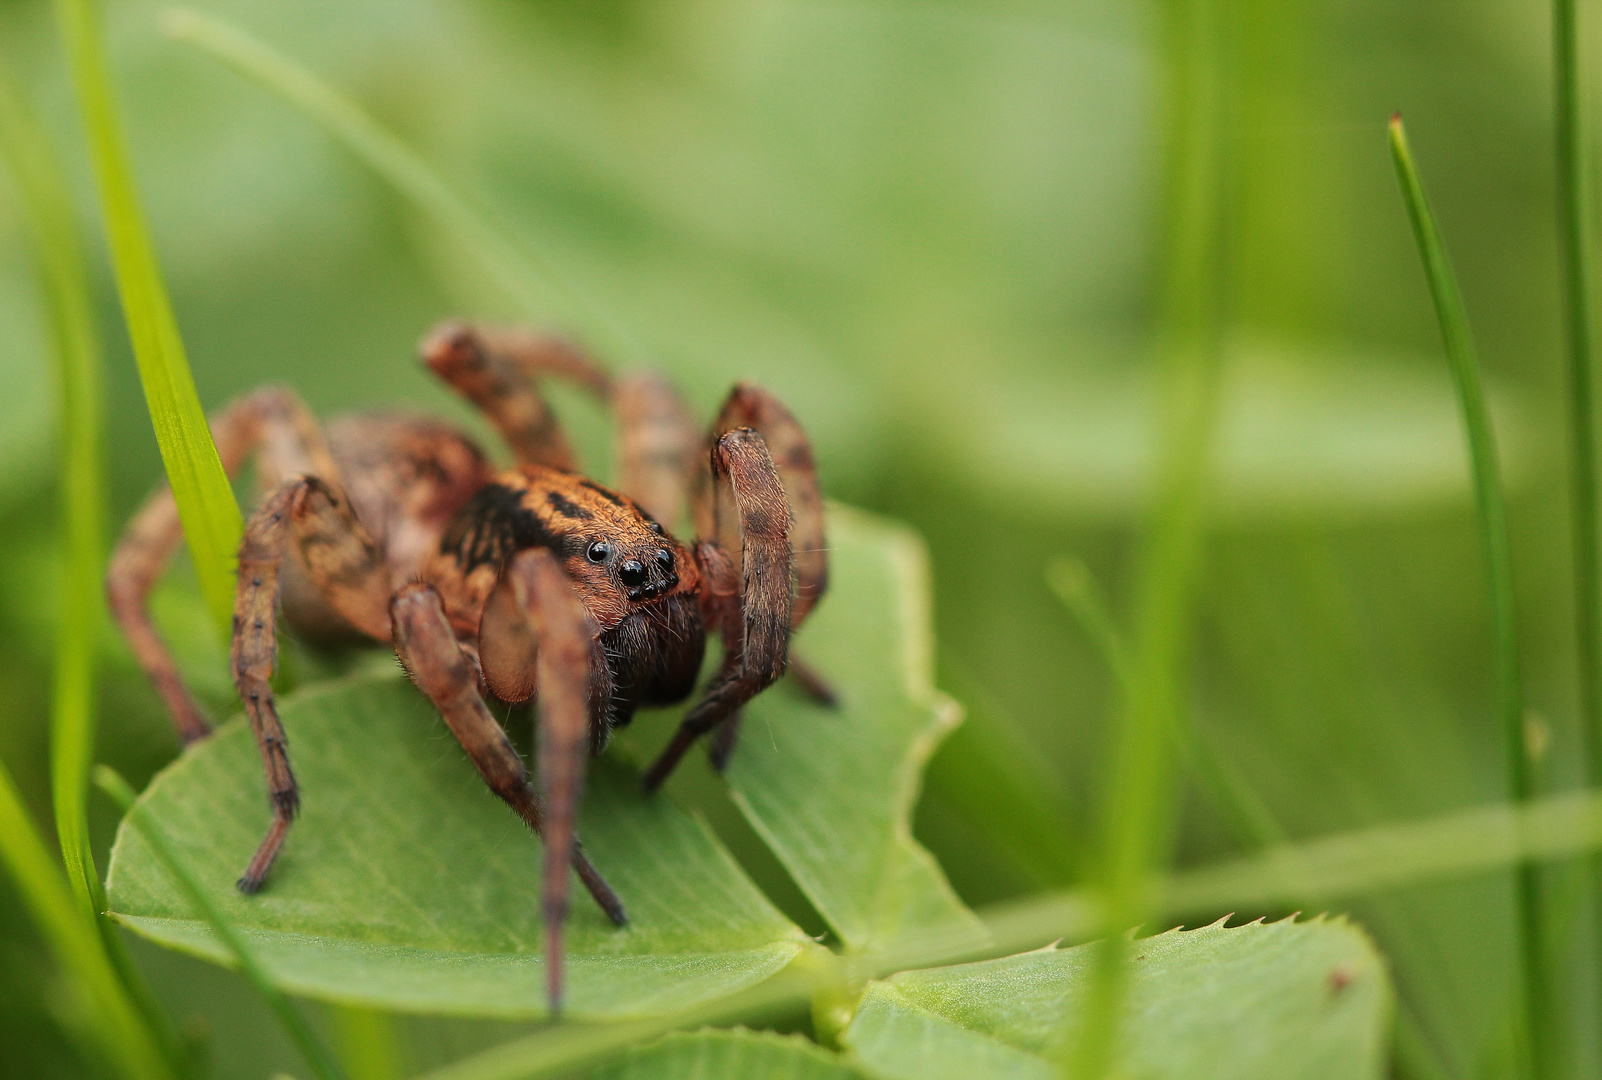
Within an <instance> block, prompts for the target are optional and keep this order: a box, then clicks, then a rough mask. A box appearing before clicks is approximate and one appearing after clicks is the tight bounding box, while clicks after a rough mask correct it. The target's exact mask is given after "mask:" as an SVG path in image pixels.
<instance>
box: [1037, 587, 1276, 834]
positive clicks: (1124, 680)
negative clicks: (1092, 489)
mask: <svg viewBox="0 0 1602 1080" xmlns="http://www.w3.org/2000/svg"><path fill="white" fill-rule="evenodd" d="M1046 582H1047V584H1048V585H1049V586H1050V587H1051V591H1052V592H1053V593H1055V594H1056V596H1057V598H1058V599H1059V600H1061V601H1062V602H1063V606H1065V607H1066V608H1068V610H1069V611H1070V612H1071V613H1072V614H1073V616H1074V618H1075V619H1077V620H1078V621H1079V625H1080V628H1081V629H1082V630H1084V632H1085V636H1086V637H1088V638H1090V640H1091V641H1092V643H1094V644H1095V645H1096V648H1097V652H1099V653H1100V654H1101V657H1102V660H1103V662H1105V663H1106V665H1107V667H1108V670H1109V671H1111V672H1112V675H1113V679H1114V682H1116V683H1117V685H1118V690H1119V692H1120V693H1121V694H1123V695H1125V696H1127V695H1128V694H1129V693H1130V692H1131V690H1132V687H1133V684H1134V672H1133V670H1132V667H1133V665H1132V663H1131V661H1130V659H1129V647H1128V646H1127V645H1126V644H1125V642H1124V640H1123V635H1122V634H1121V633H1120V631H1119V629H1118V624H1117V622H1116V620H1114V618H1113V616H1112V611H1111V609H1110V607H1109V606H1108V604H1107V599H1106V596H1105V594H1104V593H1103V592H1102V590H1101V587H1100V586H1099V585H1097V583H1096V579H1095V576H1094V575H1093V574H1091V572H1090V568H1089V567H1088V566H1086V565H1085V564H1084V563H1083V562H1081V561H1080V560H1078V559H1074V558H1069V557H1062V558H1058V559H1055V560H1053V561H1052V563H1051V564H1050V565H1049V566H1048V567H1047V568H1046ZM1173 739H1174V753H1175V754H1176V755H1177V756H1178V759H1179V762H1180V764H1181V765H1182V766H1183V767H1184V769H1185V771H1186V772H1187V773H1189V775H1190V777H1191V778H1192V779H1193V780H1194V781H1195V782H1196V786H1197V787H1198V788H1199V789H1200V791H1201V794H1202V796H1203V797H1204V798H1205V799H1206V800H1207V802H1208V804H1209V805H1210V806H1211V807H1212V809H1213V812H1214V813H1215V814H1217V815H1218V817H1219V819H1220V820H1221V821H1222V822H1223V823H1224V825H1225V827H1227V828H1228V829H1229V831H1230V833H1231V834H1232V835H1233V836H1234V839H1235V842H1236V843H1237V844H1239V845H1240V846H1241V847H1242V848H1245V849H1248V850H1250V849H1254V848H1262V847H1267V846H1269V845H1271V844H1278V843H1282V842H1283V841H1284V840H1285V830H1284V829H1283V828H1281V827H1280V824H1279V822H1278V821H1276V820H1275V819H1274V815H1273V812H1272V811H1271V810H1269V809H1268V806H1267V804H1265V803H1264V802H1263V800H1262V799H1261V798H1260V797H1258V795H1257V793H1256V792H1255V791H1253V790H1252V788H1251V785H1250V784H1248V783H1247V782H1246V780H1245V778H1244V777H1242V776H1241V775H1240V773H1239V772H1238V771H1237V770H1236V769H1235V768H1234V767H1233V766H1232V765H1231V764H1230V763H1229V762H1228V761H1227V760H1226V759H1225V758H1224V757H1222V756H1221V755H1219V754H1218V753H1217V752H1216V751H1214V749H1213V747H1212V746H1211V745H1210V744H1209V743H1208V741H1207V740H1206V739H1205V738H1203V737H1202V734H1201V732H1199V731H1198V730H1197V729H1196V725H1195V724H1194V723H1184V722H1176V723H1175V724H1174V727H1173Z"/></svg>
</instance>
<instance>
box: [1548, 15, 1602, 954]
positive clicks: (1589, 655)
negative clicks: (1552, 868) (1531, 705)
mask: <svg viewBox="0 0 1602 1080" xmlns="http://www.w3.org/2000/svg"><path fill="white" fill-rule="evenodd" d="M1576 7H1577V4H1576V2H1575V0H1552V91H1553V93H1552V104H1553V109H1552V112H1553V125H1552V126H1553V136H1554V138H1553V149H1554V150H1555V152H1556V158H1557V160H1556V162H1555V163H1554V164H1555V166H1556V169H1555V179H1556V181H1557V184H1556V187H1557V190H1556V193H1555V194H1556V199H1555V202H1556V205H1557V233H1558V248H1559V261H1560V268H1561V271H1562V276H1563V314H1564V327H1563V328H1564V332H1565V337H1566V339H1567V340H1566V342H1565V343H1566V345H1567V346H1568V356H1567V361H1568V363H1567V369H1568V390H1569V485H1570V491H1571V496H1570V497H1571V499H1572V500H1573V505H1572V506H1571V507H1570V510H1569V513H1570V515H1571V519H1572V520H1571V526H1570V528H1571V539H1572V543H1573V547H1574V554H1573V563H1574V645H1575V654H1576V660H1577V662H1576V664H1575V667H1576V671H1577V673H1578V675H1579V697H1580V702H1579V703H1580V739H1581V746H1582V747H1583V748H1584V753H1585V768H1586V775H1587V776H1588V777H1589V778H1590V782H1591V783H1596V782H1597V781H1598V780H1599V779H1602V595H1599V593H1598V588H1599V586H1602V581H1599V579H1598V569H1597V557H1598V556H1597V542H1598V533H1599V526H1598V521H1597V512H1598V507H1597V477H1596V388H1595V377H1594V373H1593V371H1592V367H1591V365H1592V352H1593V331H1592V326H1591V249H1590V244H1589V236H1590V214H1589V207H1588V206H1587V203H1586V190H1585V169H1586V163H1585V144H1584V141H1583V140H1584V127H1583V126H1582V125H1583V120H1582V117H1581V116H1580V101H1581V97H1580V94H1581V91H1580V36H1579V28H1578V26H1577V11H1576ZM1591 877H1592V882H1591V890H1590V891H1591V893H1592V894H1593V895H1594V894H1595V891H1596V884H1597V882H1598V881H1602V862H1599V863H1598V864H1597V865H1596V866H1594V867H1593V868H1592V874H1591ZM1590 907H1591V900H1590V898H1589V897H1588V898H1587V899H1586V903H1585V906H1584V908H1583V909H1582V910H1585V911H1586V917H1589V918H1594V917H1595V913H1594V912H1593V911H1590V910H1589V909H1590ZM1599 948H1602V944H1599ZM1591 964H1592V972H1593V973H1592V977H1593V978H1596V979H1602V954H1599V955H1594V956H1593V957H1592V958H1591Z"/></svg>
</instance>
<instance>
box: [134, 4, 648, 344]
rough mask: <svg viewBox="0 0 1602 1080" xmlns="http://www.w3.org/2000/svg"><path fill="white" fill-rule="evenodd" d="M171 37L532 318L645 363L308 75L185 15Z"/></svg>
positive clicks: (604, 316)
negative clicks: (312, 134)
mask: <svg viewBox="0 0 1602 1080" xmlns="http://www.w3.org/2000/svg"><path fill="white" fill-rule="evenodd" d="M162 25H163V27H164V28H165V30H166V32H167V34H168V35H169V36H171V37H173V38H174V39H176V40H178V41H184V42H188V43H189V44H191V45H194V46H196V47H198V48H200V49H202V50H203V51H205V52H207V53H209V54H210V55H211V56H212V57H214V58H215V59H217V60H220V61H222V62H223V63H224V64H226V65H227V66H228V67H230V68H232V69H234V71H236V72H237V73H239V74H240V75H243V76H244V77H245V78H247V79H249V80H251V81H252V82H254V83H256V84H257V85H259V86H261V87H263V88H265V89H266V90H268V91H270V92H272V93H273V94H276V95H277V96H278V97H280V98H282V99H284V100H285V101H287V102H288V103H289V104H291V105H293V106H295V107H296V108H297V109H299V110H300V111H301V112H302V113H304V114H305V115H306V116H307V117H309V118H310V119H312V120H313V121H315V122H316V123H318V124H320V125H321V126H322V127H323V128H325V129H326V130H327V131H328V132H329V133H330V134H332V135H333V136H334V137H335V138H337V139H338V140H339V141H340V142H342V143H344V144H345V146H346V148H347V149H349V150H350V151H351V152H352V153H354V154H355V155H356V156H357V157H359V158H361V159H362V160H363V161H365V162H367V164H368V165H369V166H371V167H372V169H373V171H375V172H377V173H378V175H379V176H381V177H383V178H384V179H385V180H386V181H388V182H389V183H390V184H391V185H392V186H394V188H395V189H396V190H397V191H399V192H400V193H401V194H402V195H405V196H406V197H407V198H409V199H411V200H412V201H413V202H414V203H416V204H417V205H418V206H419V207H421V208H422V209H423V210H424V211H426V212H427V213H429V214H431V215H433V217H434V218H435V219H437V220H438V222H439V224H440V226H441V227H442V228H444V229H445V230H446V232H448V233H449V234H451V235H452V236H455V237H457V238H459V239H460V240H461V241H462V242H464V243H465V244H466V245H467V247H468V248H469V249H470V250H471V251H473V252H474V253H475V254H476V255H477V256H478V258H479V259H480V260H481V261H482V262H483V263H484V265H485V266H486V267H487V268H488V269H489V271H490V273H491V274H493V275H494V277H495V278H496V280H497V281H499V283H500V285H501V287H502V288H504V289H505V290H506V291H507V292H508V293H509V294H510V295H511V296H512V297H514V298H515V299H517V300H518V301H519V302H520V303H521V304H522V305H523V306H524V307H525V308H526V309H527V310H528V313H529V314H530V315H534V316H539V317H545V318H549V317H551V316H560V317H563V318H566V319H576V320H578V321H579V323H580V325H581V326H582V328H583V329H584V330H585V331H586V332H587V333H588V334H590V335H591V336H592V338H594V339H595V344H596V345H597V346H599V347H600V348H601V349H603V350H605V351H609V352H612V353H615V354H616V355H617V356H618V357H619V358H621V359H627V360H631V361H640V360H643V359H646V358H648V356H649V354H648V352H647V350H646V348H645V346H644V345H642V344H641V343H640V341H639V339H638V338H636V337H635V336H634V334H633V333H631V332H630V331H629V330H627V329H626V328H625V327H623V326H622V325H621V324H620V323H619V322H618V321H617V320H616V319H614V318H613V317H612V316H611V314H609V313H608V312H606V311H604V310H602V309H601V308H600V307H599V306H598V305H597V304H596V303H594V302H593V301H592V300H591V299H590V298H589V297H587V296H585V295H584V294H583V293H581V292H579V291H578V290H577V289H575V288H573V287H572V286H571V285H570V284H568V283H567V282H565V281H563V280H562V278H561V275H560V274H558V273H557V271H556V270H554V269H553V268H551V267H550V266H548V265H545V264H544V263H543V262H541V261H539V260H538V259H537V258H535V257H534V256H532V255H530V254H529V253H528V252H526V251H524V250H522V249H521V248H520V247H518V246H517V245H515V244H513V243H510V242H509V241H508V240H507V239H506V237H507V236H508V235H510V230H509V229H507V228H506V227H505V226H504V224H502V223H501V222H498V221H497V220H496V218H495V215H494V214H493V213H492V212H491V211H490V210H489V208H488V207H486V206H484V205H483V203H482V202H481V201H480V200H479V199H477V198H475V197H474V196H473V195H471V194H470V193H468V192H467V191H465V190H463V189H462V188H460V187H458V186H457V185H455V184H453V183H451V182H450V181H448V180H446V179H445V178H444V177H443V176H441V175H440V174H439V173H438V172H437V171H436V170H435V169H434V168H433V167H432V166H431V165H429V164H428V163H427V162H426V161H424V160H423V158H422V157H421V156H420V155H419V154H418V153H417V152H416V151H415V150H413V149H412V148H411V147H409V146H407V145H406V143H404V142H403V141H401V140H400V139H399V138H398V137H396V135H395V134H394V133H393V132H391V131H389V130H388V129H387V128H385V127H384V126H383V125H381V124H379V123H378V121H376V120H374V119H373V118H372V117H371V116H369V115H368V114H367V113H366V112H365V111H364V110H363V109H362V108H361V106H359V105H358V104H356V102H354V101H352V100H351V99H350V98H348V97H346V96H345V95H343V94H341V93H340V92H339V91H338V90H335V89H334V88H333V87H332V86H329V85H328V84H327V83H325V82H324V81H323V80H321V79H319V78H318V77H317V76H316V75H314V74H312V73H311V72H310V71H308V70H307V69H306V68H304V67H302V66H301V65H299V64H297V63H296V62H295V61H293V60H291V59H289V58H288V57H286V56H284V55H282V54H280V53H278V52H275V51H274V50H272V49H271V48H269V47H267V46H266V45H264V44H262V43H261V42H259V41H257V40H256V39H255V38H253V37H251V36H250V35H248V34H246V33H244V32H243V31H241V30H239V29H237V28H236V27H233V26H230V25H228V24H227V23H225V22H222V21H221V20H219V19H214V18H212V17H210V16H208V15H202V14H200V13H199V12H195V11H188V10H182V9H178V10H172V11H169V12H167V13H166V15H165V16H164V17H163V20H162Z"/></svg>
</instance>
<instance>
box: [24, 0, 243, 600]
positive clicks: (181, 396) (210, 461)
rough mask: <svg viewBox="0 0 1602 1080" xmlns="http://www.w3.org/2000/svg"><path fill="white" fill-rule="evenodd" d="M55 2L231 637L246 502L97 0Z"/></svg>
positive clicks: (105, 198) (182, 476) (200, 562)
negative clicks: (179, 293) (193, 361)
mask: <svg viewBox="0 0 1602 1080" xmlns="http://www.w3.org/2000/svg"><path fill="white" fill-rule="evenodd" d="M54 4H55V11H56V21H57V23H58V25H59V26H60V29H61V36H62V40H63V41H64V43H65V45H66V50H67V56H68V59H69V61H70V62H71V66H72V71H73V78H74V82H75V83H76V87H77V93H78V104H79V108H80V110H81V112H82V114H83V121H84V129H85V131H86V133H87V135H88V138H89V151H90V160H91V161H92V163H93V165H94V172H95V180H96V187H97V189H98V191H99V195H100V209H101V215H102V217H103V218H104V221H105V228H106V238H107V241H108V244H109V247H110V250H111V264H112V269H113V271H114V273H115V276H116V280H117V291H118V293H119V295H120V296H121V298H122V311H123V317H124V318H125V320H126V321H127V324H128V336H129V338H130V339H131V340H132V342H133V351H134V358H135V360H136V361H137V363H138V366H139V381H140V383H141V384H142V385H143V387H144V392H145V404H146V405H147V406H148V407H149V410H150V422H151V425H152V427H153V428H154V429H155V433H156V443H157V445H158V446H159V447H160V448H161V461H162V465H163V466H164V467H165V469H166V471H167V480H168V483H170V484H171V485H172V492H173V497H174V499H175V500H176V501H177V503H178V516H179V517H180V518H181V519H182V521H183V526H184V538H185V540H186V541H187V542H188V544H189V552H190V555H191V556H192V558H193V560H194V564H195V573H196V576H197V577H198V578H199V579H200V586H201V591H202V592H203V593H204V594H205V597H206V603H207V607H208V608H209V609H210V611H211V614H212V617H213V619H215V620H216V622H217V625H218V627H219V629H220V630H222V631H223V632H226V631H227V628H228V626H229V622H230V620H231V618H232V615H233V605H234V581H233V566H234V557H235V549H236V548H237V547H238V545H239V536H240V532H241V530H242V527H243V523H242V521H241V519H240V516H239V505H238V504H237V503H236V502H235V501H234V493H233V489H232V488H231V487H229V484H228V477H227V475H226V474H225V473H224V472H223V467H222V461H221V460H220V459H219V458H218V456H217V447H216V445H215V444H214V443H213V442H212V440H211V429H210V428H209V427H208V426H207V423H206V414H205V410H204V409H202V408H201V405H200V398H199V396H198V395H197V394H196V393H195V380H194V376H193V374H192V373H191V372H190V370H189V360H188V357H187V356H186V355H185V353H184V344H183V339H182V337H181V336H180V335H179V333H178V321H177V319H176V318H175V317H174V315H173V311H172V303H171V301H170V300H169V299H168V297H167V287H166V284H165V282H164V281H163V280H162V276H161V268H160V266H159V265H158V263H157V260H156V252H155V248H154V246H153V245H152V244H151V241H150V234H149V230H148V229H147V227H146V225H145V219H144V212H143V211H142V210H141V208H140V204H139V194H138V191H137V190H136V187H135V184H134V179H133V171H132V169H131V167H130V166H129V163H128V155H127V151H126V149H125V147H124V145H123V138H122V131H121V127H120V125H119V121H118V118H117V107H116V102H115V101H114V99H113V94H112V88H111V77H110V74H109V72H108V69H107V66H106V59H105V55H104V50H103V48H102V46H101V42H100V27H99V20H98V19H97V18H96V15H95V11H94V8H93V5H92V0H54Z"/></svg>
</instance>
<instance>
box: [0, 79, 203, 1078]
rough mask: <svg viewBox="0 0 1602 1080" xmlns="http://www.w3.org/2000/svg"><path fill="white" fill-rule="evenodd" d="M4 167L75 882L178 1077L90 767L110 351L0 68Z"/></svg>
mask: <svg viewBox="0 0 1602 1080" xmlns="http://www.w3.org/2000/svg"><path fill="white" fill-rule="evenodd" d="M0 159H3V160H4V161H6V162H7V163H8V165H9V166H10V171H11V173H12V175H13V177H14V178H15V180H16V186H17V190H18V194H19V195H20V196H21V201H22V204H23V207H24V210H25V213H24V215H23V216H24V217H25V218H26V219H27V220H28V221H29V223H30V225H31V228H32V231H33V234H34V246H35V248H36V250H37V253H38V260H39V267H40V271H41V273H40V277H41V283H42V293H43V298H44V302H45V309H46V313H47V317H48V322H49V325H50V334H51V338H52V344H53V347H54V352H55V357H54V359H55V367H56V384H57V401H58V425H59V429H60V432H61V441H62V447H61V471H60V473H59V474H58V475H59V482H60V488H61V500H62V502H61V510H62V529H61V533H62V556H63V557H62V578H61V580H62V586H61V601H60V613H59V618H58V621H57V624H56V660H55V670H54V672H53V673H52V677H53V688H52V695H51V710H50V787H51V798H52V800H53V806H54V810H55V818H56V837H57V842H58V843H59V844H60V845H61V855H62V861H63V863H64V864H65V866H66V869H67V880H68V882H69V884H70V885H71V886H72V891H73V895H74V897H75V898H76V899H77V901H78V904H79V906H80V907H81V909H82V910H83V912H84V914H85V915H86V916H87V917H88V918H89V919H90V920H91V921H93V922H94V923H95V924H96V925H97V926H98V928H99V930H100V932H101V937H102V940H103V941H104V942H105V946H106V950H107V952H108V954H109V957H110V960H111V962H112V965H113V966H114V967H115V968H116V970H117V973H118V974H119V976H120V977H121V978H122V982H123V985H124V986H125V987H126V988H127V989H128V992H129V993H130V994H131V995H132V996H133V998H134V1001H135V1003H136V1004H137V1005H138V1006H139V1008H140V1009H141V1011H142V1012H143V1013H144V1016H145V1019H146V1022H147V1023H148V1024H149V1025H150V1026H151V1028H152V1030H153V1031H155V1033H156V1034H157V1035H158V1037H159V1038H160V1040H161V1043H162V1046H163V1047H164V1049H165V1051H166V1053H167V1056H168V1058H169V1060H170V1061H172V1062H173V1063H174V1065H175V1067H182V1066H181V1065H180V1064H179V1063H181V1062H183V1061H184V1060H185V1058H186V1050H185V1048H184V1046H183V1045H182V1040H181V1039H180V1037H179V1035H178V1033H177V1032H176V1030H174V1029H173V1027H172V1024H171V1022H170V1021H169V1019H168V1018H167V1016H166V1014H165V1013H164V1012H163V1011H162V1009H161V1006H160V1004H159V1003H158V1002H157V1001H156V999H155V997H154V995H153V994H151V992H150V989H149V987H148V986H147V985H146V984H145V981H144V977H143V975H142V973H141V972H140V971H139V970H138V968H137V967H136V966H135V965H134V963H133V960H132V958H131V957H130V956H129V955H128V953H127V949H126V947H125V945H124V943H123V941H122V938H121V937H119V936H118V933H117V930H116V928H115V926H113V925H112V923H111V922H110V921H109V920H108V919H107V918H106V917H105V916H104V914H103V913H104V911H105V909H106V904H105V892H104V889H103V888H102V886H101V883H100V873H99V870H98V869H97V868H96V866H95V862H94V855H93V852H92V851H91V849H90V846H89V826H88V797H89V790H88V789H89V766H90V764H91V762H92V761H93V760H94V743H95V703H96V687H95V674H96V672H95V648H96V642H97V640H98V636H99V630H100V619H101V604H102V601H101V591H100V575H101V569H102V566H103V565H104V564H103V557H104V554H103V545H102V538H103V536H104V532H105V519H104V499H105V481H104V471H105V463H104V459H103V457H102V448H101V420H102V410H101V392H100V378H101V375H100V365H101V357H100V342H99V334H98V331H97V328H96V325H95V318H94V315H93V306H92V302H91V299H90V290H89V282H88V275H87V274H86V273H85V270H84V266H83V260H82V244H81V240H80V237H79V235H78V230H77V226H76V224H75V222H74V218H73V212H72V207H71V206H70V204H69V203H68V201H67V199H66V196H65V193H66V192H67V191H68V185H67V183H66V180H65V178H64V177H63V175H62V172H61V169H60V167H59V165H58V163H57V162H56V160H55V156H54V154H53V153H52V152H51V150H50V147H49V144H48V142H47V141H46V140H45V138H44V134H43V132H42V131H41V130H40V129H39V126H38V124H37V122H36V121H35V120H34V118H33V117H32V115H30V113H29V111H28V109H27V107H26V106H25V104H24V102H23V99H22V95H21V94H20V93H19V92H18V91H17V88H16V85H15V83H14V82H13V81H12V79H11V78H10V75H9V73H8V72H7V71H5V70H3V69H0Z"/></svg>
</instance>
